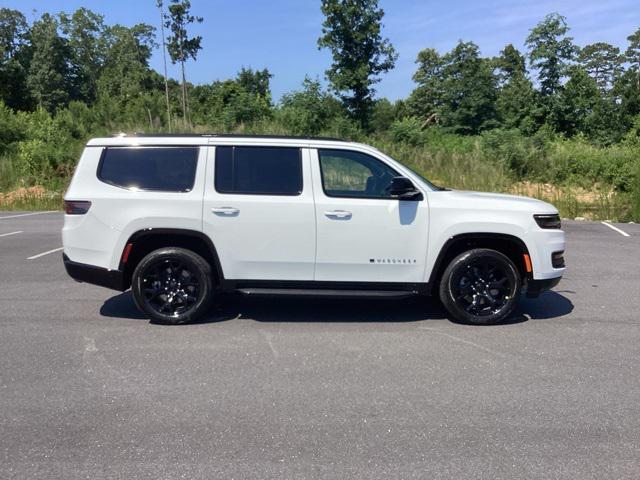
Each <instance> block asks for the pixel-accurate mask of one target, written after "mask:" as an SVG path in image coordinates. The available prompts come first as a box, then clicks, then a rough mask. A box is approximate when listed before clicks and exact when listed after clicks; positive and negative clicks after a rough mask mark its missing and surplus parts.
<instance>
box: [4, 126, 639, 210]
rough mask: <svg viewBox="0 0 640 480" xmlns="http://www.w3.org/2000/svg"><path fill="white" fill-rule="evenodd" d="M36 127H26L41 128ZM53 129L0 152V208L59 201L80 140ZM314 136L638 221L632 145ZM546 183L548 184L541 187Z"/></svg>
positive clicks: (394, 131)
mask: <svg viewBox="0 0 640 480" xmlns="http://www.w3.org/2000/svg"><path fill="white" fill-rule="evenodd" d="M45 123H46V122H45ZM39 125H40V124H38V125H37V126H38V128H36V127H35V126H34V127H33V128H34V129H36V131H39V130H38V129H40V130H42V128H41V127H40V126H39ZM55 126H56V125H49V128H48V129H47V130H46V131H45V133H40V134H39V135H40V136H39V137H38V138H39V140H38V141H37V142H34V141H33V140H26V141H25V144H24V145H22V144H19V145H18V148H14V149H12V150H11V151H6V152H5V153H4V154H3V155H1V156H0V192H5V194H4V195H3V194H2V193H0V209H18V208H20V209H43V208H45V209H51V208H59V207H60V206H61V198H62V195H63V193H64V190H65V189H66V186H67V183H68V181H69V179H70V175H71V172H72V171H73V166H74V162H75V159H76V158H77V157H78V156H79V154H80V152H81V149H82V145H83V142H84V141H85V140H86V138H77V139H74V140H73V141H66V140H65V138H66V137H64V136H62V139H61V138H60V137H59V136H58V135H56V133H55V128H54V127H55ZM131 130H133V131H147V130H149V128H148V126H146V127H145V128H140V129H135V128H132V129H131ZM211 130H212V128H211V127H204V126H196V127H194V128H192V129H190V131H191V132H193V133H204V132H211ZM214 130H216V131H218V132H220V133H239V134H243V133H245V134H272V135H287V134H290V131H289V130H288V129H287V128H286V127H285V126H284V125H283V124H282V123H280V122H278V121H277V120H274V119H264V120H261V121H257V122H253V123H250V124H239V125H236V126H234V127H225V126H224V125H220V126H217V127H216V128H215V129H214ZM101 133H102V132H101ZM150 133H153V132H150ZM102 134H103V133H102ZM320 135H321V136H329V137H340V138H345V139H349V140H354V141H359V142H363V143H368V144H371V145H373V146H375V147H376V148H378V149H380V150H381V151H383V152H385V153H386V154H388V155H390V156H391V157H393V158H395V159H397V160H398V161H400V162H402V163H404V164H406V165H407V166H409V167H410V168H412V169H413V170H415V171H417V172H418V173H420V174H421V175H423V176H424V177H426V178H428V179H429V180H431V181H432V182H434V183H436V184H438V185H442V186H446V187H450V188H455V189H462V190H479V191H490V192H505V193H515V194H521V195H528V196H533V197H536V198H540V199H542V200H545V201H548V202H550V203H553V204H554V205H556V207H558V209H559V210H560V212H561V214H562V215H563V216H564V217H570V218H575V217H587V218H592V219H603V220H604V219H608V220H617V221H630V220H634V221H640V146H637V145H635V146H634V145H624V144H621V145H614V146H610V147H597V146H593V145H590V144H588V143H587V142H586V141H584V140H582V139H580V138H576V139H572V140H566V139H563V138H559V137H556V136H555V135H553V134H551V133H549V132H545V131H541V132H540V133H539V134H537V135H536V136H534V137H523V136H522V135H521V134H520V133H519V132H516V131H503V130H494V131H490V132H486V133H485V134H483V135H480V136H476V137H469V136H466V137H465V136H459V135H451V134H448V133H447V132H444V131H442V130H438V129H428V130H426V131H423V130H422V129H421V126H420V125H419V124H418V123H416V122H413V123H412V121H403V122H399V123H397V124H395V125H394V126H392V128H391V130H390V131H389V132H384V133H378V134H375V135H365V134H364V133H363V132H362V131H360V130H359V129H358V128H357V127H355V126H354V124H353V123H350V122H348V121H340V122H335V123H334V124H331V126H330V127H329V128H326V129H325V130H324V131H322V132H320ZM85 136H90V135H89V134H88V133H87V134H86V135H85ZM65 141H66V143H65ZM21 145H22V146H21ZM38 162H41V163H38ZM39 165H41V166H39ZM525 180H526V181H527V182H528V184H529V185H528V186H527V188H524V187H523V186H522V184H523V181H525ZM34 185H40V186H42V187H44V190H45V191H46V195H44V196H43V195H41V196H33V197H29V196H28V195H26V196H24V195H23V196H15V195H13V196H11V195H9V196H8V195H7V194H6V192H11V191H12V190H16V189H19V188H26V187H31V186H34ZM531 185H533V187H532V186H531ZM536 185H538V186H539V187H536ZM549 185H551V186H552V188H548V187H549ZM585 191H586V193H585Z"/></svg>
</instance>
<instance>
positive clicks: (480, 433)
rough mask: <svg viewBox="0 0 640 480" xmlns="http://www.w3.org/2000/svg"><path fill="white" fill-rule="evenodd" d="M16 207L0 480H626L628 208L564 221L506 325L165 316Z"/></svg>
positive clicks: (637, 229) (634, 321)
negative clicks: (149, 316)
mask: <svg viewBox="0 0 640 480" xmlns="http://www.w3.org/2000/svg"><path fill="white" fill-rule="evenodd" d="M25 213H27V212H23V213H20V212H0V478H2V479H14V478H16V479H23V478H25V479H27V478H28V479H67V480H68V479H80V478H89V479H103V478H109V479H112V478H113V479H137V478H144V479H147V478H148V479H165V478H166V479H173V478H187V479H192V478H194V479H195V478H198V479H200V478H201V479H215V478H221V479H223V478H224V479H227V478H229V479H231V478H235V479H248V478H256V479H298V478H299V479H309V478H312V479H313V478H332V479H343V478H354V479H355V478H358V479H360V478H362V479H378V478H380V479H410V478H420V479H422V478H425V479H438V478H443V479H467V478H468V479H472V478H473V479H478V478H482V479H485V478H486V479H513V478H527V479H532V478H541V479H637V478H640V268H639V263H640V261H639V258H640V225H633V224H631V225H629V224H614V225H613V226H614V227H616V228H617V229H618V230H621V231H622V232H623V233H624V234H626V236H625V235H623V233H620V231H618V230H616V229H612V228H610V227H609V226H607V225H603V224H602V223H597V222H573V221H565V222H564V229H565V231H566V232H567V239H568V248H567V252H566V260H567V264H568V270H567V272H566V274H565V278H564V279H563V281H562V282H561V283H560V285H558V287H556V288H555V289H554V290H553V291H551V292H547V293H545V294H543V295H542V296H541V297H540V298H539V299H537V300H528V299H524V298H523V299H522V302H521V306H520V308H519V310H518V313H517V315H516V316H515V317H514V318H513V320H512V321H511V322H510V323H509V324H506V325H500V326H493V327H474V326H464V325H458V324H454V323H451V322H450V321H449V320H447V319H446V317H445V314H444V312H443V310H442V309H441V307H439V306H438V305H437V303H436V302H434V301H429V300H425V299H410V300H326V299H323V300H309V299H305V300H301V299H295V298H282V297H280V298H261V299H260V298H258V299H246V298H235V297H229V298H227V299H226V300H225V303H224V305H223V306H222V307H219V308H216V309H214V310H212V312H211V314H210V315H209V316H208V317H207V318H206V319H205V320H204V321H202V322H200V323H198V324H194V325H184V326H178V327H167V326H158V325H153V324H150V323H149V322H148V321H147V320H146V319H145V318H144V317H143V316H142V315H140V314H139V313H138V311H137V310H136V308H135V306H134V304H133V301H132V299H131V296H130V293H128V292H127V293H123V294H120V293H118V292H114V291H110V290H106V289H102V288H99V287H95V286H91V285H86V284H79V283H76V282H74V281H73V280H71V279H70V278H68V277H67V276H66V273H65V271H64V267H63V265H62V258H61V256H62V254H61V251H60V250H59V249H60V248H61V246H62V244H61V240H60V228H61V226H62V214H61V213H42V214H37V215H32V214H28V215H24V214H25ZM23 215H24V216H23Z"/></svg>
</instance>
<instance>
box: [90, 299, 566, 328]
mask: <svg viewBox="0 0 640 480" xmlns="http://www.w3.org/2000/svg"><path fill="white" fill-rule="evenodd" d="M572 310H573V303H571V300H569V299H568V298H567V297H565V296H563V295H561V294H560V293H557V292H553V291H550V292H544V293H543V294H542V295H540V297H539V298H537V299H528V298H525V297H523V298H522V299H521V301H520V304H519V306H518V308H517V309H516V311H515V313H514V315H513V316H512V317H511V318H510V319H509V320H508V321H507V322H503V323H502V324H501V325H505V324H516V323H522V322H526V321H528V320H529V319H532V320H542V319H551V318H557V317H562V316H565V315H568V314H569V313H571V311H572ZM100 315H102V316H103V317H113V318H129V319H134V320H148V319H147V317H146V316H145V315H144V314H142V313H141V312H140V311H139V310H138V309H137V308H136V306H135V303H134V302H133V298H132V296H131V292H130V291H128V292H124V293H121V294H119V295H115V296H114V297H111V298H109V299H108V300H106V301H105V302H104V304H103V305H102V307H101V308H100ZM235 319H250V320H254V321H257V322H341V323H349V322H350V323H359V322H360V323H376V322H418V321H425V320H446V319H447V313H446V311H445V310H444V308H443V307H442V305H441V304H440V302H439V301H438V300H436V299H435V298H423V297H413V298H407V299H404V300H398V299H395V300H389V299H384V300H383V299H357V298H348V299H326V298H324V299H323V298H301V297H287V296H278V297H275V296H274V297H243V296H241V295H234V294H225V295H224V296H222V298H221V301H220V302H219V304H217V305H216V306H215V307H213V308H212V309H211V311H210V312H208V313H207V315H205V316H204V317H203V318H202V319H200V320H199V321H197V322H195V323H198V324H202V323H216V322H224V321H229V320H235Z"/></svg>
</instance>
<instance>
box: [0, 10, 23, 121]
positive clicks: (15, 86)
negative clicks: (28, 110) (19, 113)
mask: <svg viewBox="0 0 640 480" xmlns="http://www.w3.org/2000/svg"><path fill="white" fill-rule="evenodd" d="M27 36H28V25H27V19H26V18H25V16H24V15H23V14H22V13H21V12H19V11H18V10H11V9H9V8H0V79H1V81H0V99H2V100H3V101H4V103H6V104H7V105H8V106H9V107H11V108H14V109H18V108H20V107H21V106H24V105H28V103H29V100H30V98H29V97H30V94H29V92H28V90H27V88H26V75H27V68H28V59H27V51H28V44H27Z"/></svg>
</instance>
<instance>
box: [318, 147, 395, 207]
mask: <svg viewBox="0 0 640 480" xmlns="http://www.w3.org/2000/svg"><path fill="white" fill-rule="evenodd" d="M318 154H319V156H320V170H321V172H322V186H323V188H324V192H325V193H326V194H327V195H328V196H330V197H359V198H390V195H389V193H388V192H387V187H388V186H389V184H390V183H391V179H392V178H393V177H397V176H398V175H399V174H398V173H397V172H396V171H395V170H393V169H392V168H391V167H389V166H388V165H387V164H385V163H383V162H381V161H380V160H377V159H375V158H373V157H371V156H369V155H366V154H364V153H359V152H352V151H348V150H319V151H318Z"/></svg>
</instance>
